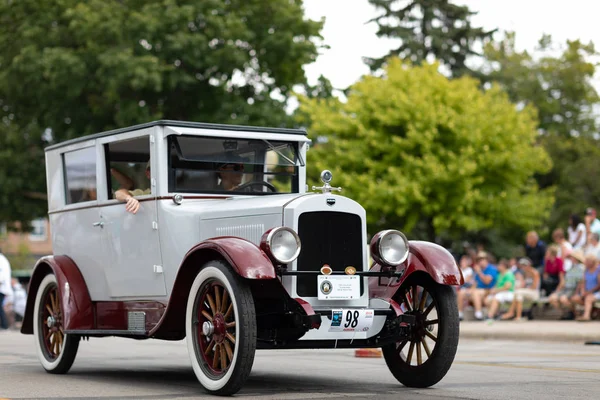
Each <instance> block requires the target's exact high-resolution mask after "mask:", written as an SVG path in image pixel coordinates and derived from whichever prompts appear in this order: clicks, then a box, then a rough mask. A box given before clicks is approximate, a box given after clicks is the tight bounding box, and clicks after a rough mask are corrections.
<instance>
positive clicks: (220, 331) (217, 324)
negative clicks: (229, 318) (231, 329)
mask: <svg viewBox="0 0 600 400" xmlns="http://www.w3.org/2000/svg"><path fill="white" fill-rule="evenodd" d="M212 322H213V338H214V339H215V342H217V343H221V342H222V341H223V340H224V339H225V334H226V329H225V318H223V314H217V315H215V317H214V318H213V321H212Z"/></svg>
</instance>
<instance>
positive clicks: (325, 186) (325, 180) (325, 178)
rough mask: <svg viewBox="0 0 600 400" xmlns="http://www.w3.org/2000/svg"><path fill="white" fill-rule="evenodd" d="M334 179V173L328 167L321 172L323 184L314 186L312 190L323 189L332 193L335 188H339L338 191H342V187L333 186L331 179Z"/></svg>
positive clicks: (324, 191)
mask: <svg viewBox="0 0 600 400" xmlns="http://www.w3.org/2000/svg"><path fill="white" fill-rule="evenodd" d="M332 179H333V174H332V173H331V171H330V170H328V169H326V170H324V171H323V172H321V181H322V182H323V186H319V187H317V186H313V187H312V190H321V191H322V192H323V193H331V192H332V191H334V190H337V191H338V192H341V191H342V188H341V187H332V186H331V185H330V184H329V183H330V182H331V180H332Z"/></svg>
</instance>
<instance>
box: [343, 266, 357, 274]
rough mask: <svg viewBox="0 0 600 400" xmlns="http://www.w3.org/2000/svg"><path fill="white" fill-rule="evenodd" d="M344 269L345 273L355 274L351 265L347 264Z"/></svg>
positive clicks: (354, 269)
mask: <svg viewBox="0 0 600 400" xmlns="http://www.w3.org/2000/svg"><path fill="white" fill-rule="evenodd" d="M344 271H345V272H346V275H354V274H356V268H354V267H353V266H352V265H349V266H347V267H346V269H345V270H344Z"/></svg>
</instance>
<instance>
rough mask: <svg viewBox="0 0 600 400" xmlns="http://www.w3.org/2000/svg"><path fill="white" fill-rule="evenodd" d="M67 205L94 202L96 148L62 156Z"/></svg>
mask: <svg viewBox="0 0 600 400" xmlns="http://www.w3.org/2000/svg"><path fill="white" fill-rule="evenodd" d="M63 163H64V166H65V192H66V193H65V194H66V202H67V204H74V203H81V202H84V201H93V200H96V198H97V197H96V147H88V148H86V149H81V150H75V151H71V152H68V153H64V154H63Z"/></svg>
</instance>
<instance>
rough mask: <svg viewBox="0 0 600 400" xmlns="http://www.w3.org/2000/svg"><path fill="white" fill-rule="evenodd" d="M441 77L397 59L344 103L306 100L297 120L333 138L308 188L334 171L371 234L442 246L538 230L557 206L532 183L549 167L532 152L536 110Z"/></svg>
mask: <svg viewBox="0 0 600 400" xmlns="http://www.w3.org/2000/svg"><path fill="white" fill-rule="evenodd" d="M437 68H438V65H437V64H434V65H424V66H422V67H409V66H407V65H406V64H403V63H401V62H400V60H399V59H397V58H393V59H390V61H389V64H388V66H387V67H386V69H385V73H384V75H383V76H382V77H375V76H365V77H364V78H363V79H362V80H361V81H359V82H358V83H356V84H354V85H353V86H352V87H351V88H350V90H349V96H348V101H347V103H341V102H339V101H338V100H336V99H307V98H301V110H302V112H301V113H300V114H299V115H300V116H303V115H309V116H310V118H309V119H307V120H306V119H305V120H300V121H299V122H300V123H309V126H308V128H309V133H310V135H311V137H312V138H315V137H318V136H326V137H327V138H328V141H327V142H326V143H321V144H319V145H316V146H315V147H314V148H313V149H311V151H310V152H309V153H308V157H309V159H308V165H309V168H310V169H309V177H310V178H309V185H310V181H312V182H315V183H316V182H317V179H318V174H319V171H321V170H322V169H326V168H327V169H331V170H332V172H333V173H334V182H333V183H334V184H335V186H342V187H343V190H344V192H343V193H344V194H345V195H347V196H348V197H351V198H353V199H356V200H357V201H359V202H360V203H361V204H362V205H363V206H364V207H365V209H366V210H367V215H368V228H369V232H370V233H371V234H373V233H375V231H376V230H378V229H382V228H385V227H388V228H390V227H396V228H400V229H402V230H404V231H407V232H410V233H411V237H413V238H426V239H428V240H438V239H440V238H443V237H450V238H459V237H462V235H464V233H465V232H477V231H479V230H484V229H490V228H492V227H507V228H510V227H522V228H525V227H527V228H529V227H531V226H537V225H539V223H540V221H542V220H543V218H545V217H547V213H548V210H549V209H550V207H551V205H552V201H553V196H552V189H546V190H543V191H541V190H539V189H538V186H537V184H536V182H535V180H534V179H533V176H534V174H535V173H543V172H546V171H547V170H548V169H549V168H550V167H551V163H550V160H549V157H548V155H547V154H546V152H545V151H544V149H543V148H541V147H540V146H537V145H535V139H536V135H537V131H536V125H537V121H536V118H535V112H534V110H533V109H532V108H530V107H525V108H524V109H522V110H520V111H519V110H518V109H517V108H516V107H515V105H514V104H512V103H511V102H510V101H509V99H508V96H507V95H506V94H505V93H504V92H503V91H502V90H501V89H500V88H499V87H497V86H493V87H492V88H491V89H489V90H487V91H485V92H482V91H481V90H480V89H479V82H478V81H477V80H475V79H473V78H470V77H463V78H459V79H453V80H449V79H447V78H446V77H444V76H443V75H441V74H439V73H438V72H437Z"/></svg>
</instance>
